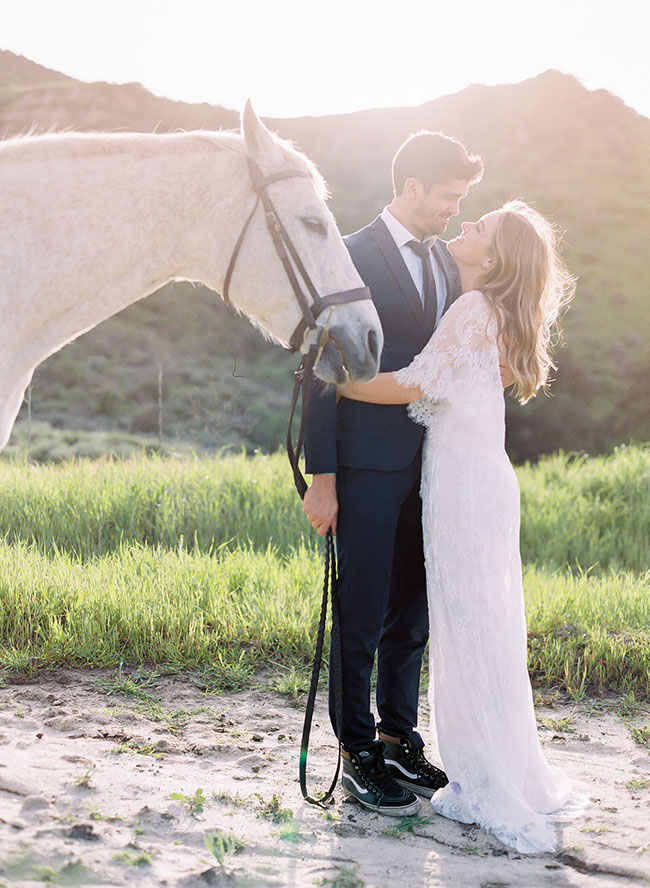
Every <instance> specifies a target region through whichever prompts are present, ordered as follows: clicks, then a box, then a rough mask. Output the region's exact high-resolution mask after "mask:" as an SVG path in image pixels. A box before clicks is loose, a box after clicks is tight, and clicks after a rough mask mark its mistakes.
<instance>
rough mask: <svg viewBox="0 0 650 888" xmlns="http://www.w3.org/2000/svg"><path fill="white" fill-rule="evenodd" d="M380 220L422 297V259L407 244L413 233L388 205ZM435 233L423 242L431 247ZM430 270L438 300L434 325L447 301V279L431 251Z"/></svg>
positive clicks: (413, 238) (414, 238) (412, 237)
mask: <svg viewBox="0 0 650 888" xmlns="http://www.w3.org/2000/svg"><path fill="white" fill-rule="evenodd" d="M381 219H382V222H383V223H384V224H385V226H386V228H387V229H388V230H389V231H390V234H391V237H392V238H393V240H394V241H395V243H396V244H397V248H398V250H399V251H400V253H401V256H402V259H403V260H404V263H405V265H406V267H407V268H408V271H409V274H410V275H411V277H412V278H413V283H414V284H415V286H416V289H417V291H418V293H419V294H420V299H422V295H423V289H424V282H423V279H422V278H423V275H422V260H421V259H420V257H419V256H418V255H417V253H414V252H413V250H412V249H411V248H410V247H409V246H407V244H408V242H409V241H412V240H417V238H416V237H415V235H413V234H411V232H410V231H409V230H408V228H405V227H404V226H403V225H402V223H401V222H398V220H397V219H396V218H395V216H393V214H392V213H391V211H390V210H389V209H388V207H384V209H383V210H382V214H381ZM435 240H436V238H435V235H434V236H432V237H427V238H425V239H424V243H425V244H427V245H428V246H429V247H432V246H433V244H434V243H435ZM431 270H432V271H433V279H434V281H435V282H436V298H437V300H438V310H437V312H436V327H437V326H438V324H439V322H440V318H441V317H442V311H443V309H444V307H445V302H446V301H447V281H446V279H445V276H444V274H443V273H442V269H441V268H440V266H439V265H438V263H437V262H436V261H435V257H434V255H433V253H431Z"/></svg>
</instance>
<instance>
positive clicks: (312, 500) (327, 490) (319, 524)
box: [302, 475, 339, 536]
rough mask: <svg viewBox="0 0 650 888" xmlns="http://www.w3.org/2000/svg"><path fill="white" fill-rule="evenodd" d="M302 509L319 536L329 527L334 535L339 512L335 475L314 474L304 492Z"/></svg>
mask: <svg viewBox="0 0 650 888" xmlns="http://www.w3.org/2000/svg"><path fill="white" fill-rule="evenodd" d="M302 510H303V512H304V513H305V515H306V516H307V518H308V520H309V521H311V524H312V526H313V527H314V528H315V529H316V530H317V531H318V535H319V536H324V535H325V534H326V533H327V531H328V528H330V527H331V528H332V533H333V534H335V535H336V519H337V516H338V512H339V501H338V497H337V496H336V475H314V477H313V479H312V482H311V484H310V485H309V487H308V488H307V491H306V493H305V499H304V500H303V504H302Z"/></svg>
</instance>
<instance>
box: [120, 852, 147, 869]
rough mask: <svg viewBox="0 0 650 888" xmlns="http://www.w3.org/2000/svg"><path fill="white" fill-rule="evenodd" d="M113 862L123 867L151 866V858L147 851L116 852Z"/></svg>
mask: <svg viewBox="0 0 650 888" xmlns="http://www.w3.org/2000/svg"><path fill="white" fill-rule="evenodd" d="M113 860H114V861H115V862H116V863H121V864H123V865H124V866H151V862H152V857H151V854H149V853H148V852H147V851H139V850H134V851H128V850H127V851H117V852H116V853H115V854H113Z"/></svg>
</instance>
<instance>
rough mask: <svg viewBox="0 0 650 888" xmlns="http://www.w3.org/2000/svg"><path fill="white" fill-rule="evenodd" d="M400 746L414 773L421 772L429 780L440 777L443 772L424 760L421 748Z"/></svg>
mask: <svg viewBox="0 0 650 888" xmlns="http://www.w3.org/2000/svg"><path fill="white" fill-rule="evenodd" d="M402 748H403V749H404V752H405V753H406V758H407V760H408V762H409V764H410V765H411V766H412V767H413V768H414V769H415V772H416V774H421V775H422V776H424V777H428V778H429V779H430V780H436V779H440V778H441V777H442V773H443V772H442V771H441V770H440V768H436V766H435V765H432V764H431V762H428V761H427V760H426V758H425V757H424V753H423V752H422V749H413V748H408V747H407V746H403V747H402Z"/></svg>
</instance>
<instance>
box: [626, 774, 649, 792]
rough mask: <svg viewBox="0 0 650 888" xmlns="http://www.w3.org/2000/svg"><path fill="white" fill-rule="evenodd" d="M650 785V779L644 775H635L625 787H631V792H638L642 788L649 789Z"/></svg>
mask: <svg viewBox="0 0 650 888" xmlns="http://www.w3.org/2000/svg"><path fill="white" fill-rule="evenodd" d="M649 786H650V780H646V779H644V778H643V777H641V778H639V777H633V778H632V779H631V780H628V781H627V783H626V784H625V788H626V789H629V790H630V792H638V791H639V790H640V789H647V788H648V787H649Z"/></svg>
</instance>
